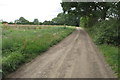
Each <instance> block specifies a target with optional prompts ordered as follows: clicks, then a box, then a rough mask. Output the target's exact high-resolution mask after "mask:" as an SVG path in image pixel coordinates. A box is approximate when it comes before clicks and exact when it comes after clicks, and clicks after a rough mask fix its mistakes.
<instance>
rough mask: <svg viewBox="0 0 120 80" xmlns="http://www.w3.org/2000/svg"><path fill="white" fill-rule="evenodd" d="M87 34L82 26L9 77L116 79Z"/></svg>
mask: <svg viewBox="0 0 120 80" xmlns="http://www.w3.org/2000/svg"><path fill="white" fill-rule="evenodd" d="M114 77H115V76H114V75H113V72H112V71H111V69H110V67H109V66H108V65H107V64H106V62H105V60H104V58H103V56H102V55H101V54H100V53H99V51H98V49H97V48H96V46H95V45H94V44H93V42H92V40H91V39H90V37H89V36H88V34H87V33H86V32H85V31H84V30H83V29H81V28H78V27H77V28H76V30H75V31H74V32H73V33H72V34H71V35H69V36H68V37H67V38H65V39H64V40H63V41H61V42H60V43H58V44H57V45H55V46H53V47H51V48H50V49H49V50H48V51H47V52H45V53H43V54H42V55H40V56H38V57H37V58H35V59H34V60H32V61H31V62H29V63H26V64H25V65H23V66H21V67H20V68H19V69H18V70H17V71H16V72H14V73H12V74H10V75H8V76H7V78H114Z"/></svg>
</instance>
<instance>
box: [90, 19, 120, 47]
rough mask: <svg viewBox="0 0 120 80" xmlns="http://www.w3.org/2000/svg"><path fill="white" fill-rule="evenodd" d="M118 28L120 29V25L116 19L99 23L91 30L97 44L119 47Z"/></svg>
mask: <svg viewBox="0 0 120 80" xmlns="http://www.w3.org/2000/svg"><path fill="white" fill-rule="evenodd" d="M118 27H120V24H119V23H118V21H117V20H115V19H111V20H106V21H102V22H99V23H97V24H96V25H95V26H93V28H92V30H91V31H93V32H92V33H93V36H94V41H95V43H96V44H104V43H105V44H113V45H119V44H120V42H119V41H118V37H120V35H118V34H119V31H118Z"/></svg>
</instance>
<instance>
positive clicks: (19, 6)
mask: <svg viewBox="0 0 120 80" xmlns="http://www.w3.org/2000/svg"><path fill="white" fill-rule="evenodd" d="M60 2H61V0H0V20H1V19H3V20H4V21H8V22H10V21H14V20H16V19H19V18H20V17H21V16H22V17H24V18H25V19H27V20H29V21H33V20H34V19H35V18H38V20H39V21H40V22H43V21H45V20H51V19H52V18H54V17H56V16H57V14H58V13H60V12H62V7H61V5H60Z"/></svg>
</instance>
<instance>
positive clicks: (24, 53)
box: [2, 25, 74, 75]
mask: <svg viewBox="0 0 120 80" xmlns="http://www.w3.org/2000/svg"><path fill="white" fill-rule="evenodd" d="M73 31H74V28H72V27H67V28H66V27H64V26H54V27H52V26H30V25H27V27H25V25H24V26H22V25H9V26H8V25H4V26H2V57H3V58H2V66H3V68H2V69H3V75H6V74H8V73H9V72H12V71H15V70H16V69H17V68H18V67H19V66H20V65H21V64H23V63H25V62H28V61H30V60H31V59H33V58H35V57H36V56H37V55H39V54H40V53H42V52H44V51H46V50H48V49H49V48H50V47H51V46H53V45H54V44H56V43H58V42H59V41H61V40H62V39H63V38H65V37H66V36H67V35H69V34H70V33H72V32H73Z"/></svg>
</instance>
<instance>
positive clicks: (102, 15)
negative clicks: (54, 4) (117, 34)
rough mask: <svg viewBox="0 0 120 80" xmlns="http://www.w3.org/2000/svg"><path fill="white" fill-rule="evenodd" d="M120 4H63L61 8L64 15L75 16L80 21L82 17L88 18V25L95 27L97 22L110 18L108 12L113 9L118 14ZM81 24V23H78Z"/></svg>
mask: <svg viewBox="0 0 120 80" xmlns="http://www.w3.org/2000/svg"><path fill="white" fill-rule="evenodd" d="M119 4H120V3H119V2H118V3H109V2H87V3H86V2H62V3H61V6H62V8H63V11H64V13H68V14H75V15H76V16H77V18H78V20H80V17H85V18H88V24H91V26H92V25H94V24H95V23H96V22H97V21H100V20H105V19H106V18H109V17H110V16H108V12H110V11H111V10H112V9H111V8H112V7H116V8H113V10H116V13H113V11H111V12H112V14H114V15H115V14H117V15H118V12H119V10H120V8H119ZM78 22H79V21H78ZM88 26H90V25H88Z"/></svg>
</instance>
